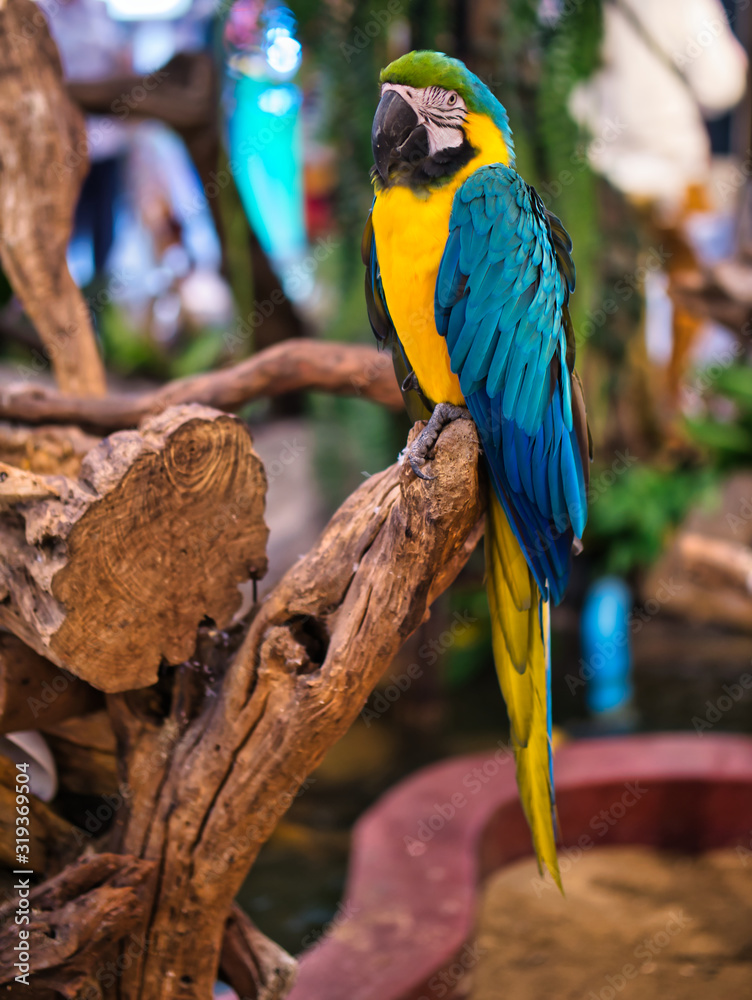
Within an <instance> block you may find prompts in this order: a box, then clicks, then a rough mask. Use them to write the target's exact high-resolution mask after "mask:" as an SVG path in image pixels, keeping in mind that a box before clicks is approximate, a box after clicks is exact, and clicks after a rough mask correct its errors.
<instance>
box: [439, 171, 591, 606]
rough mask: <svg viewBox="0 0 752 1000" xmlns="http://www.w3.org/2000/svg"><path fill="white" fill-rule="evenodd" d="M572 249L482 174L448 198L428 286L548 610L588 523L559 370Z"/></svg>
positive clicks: (530, 207) (533, 200) (520, 187)
mask: <svg viewBox="0 0 752 1000" xmlns="http://www.w3.org/2000/svg"><path fill="white" fill-rule="evenodd" d="M571 248H572V245H571V240H570V239H569V236H568V235H567V233H566V230H565V229H564V227H563V226H562V224H561V222H560V221H559V220H558V219H557V218H556V217H555V216H552V215H550V214H549V213H547V212H546V210H545V208H544V206H543V204H542V202H541V201H540V199H539V198H538V195H537V194H536V193H535V191H534V190H533V189H532V188H530V187H529V186H528V185H527V184H526V183H525V182H524V181H523V180H522V178H521V177H520V176H519V175H518V174H517V173H516V171H515V170H513V169H512V168H510V167H507V166H504V165H503V164H494V165H492V166H487V167H481V168H480V169H479V170H476V171H475V173H473V174H472V175H471V176H470V177H469V178H468V179H467V180H466V181H465V183H464V184H463V185H462V187H461V188H460V189H459V191H458V192H457V194H456V195H455V198H454V203H453V206H452V212H451V217H450V223H449V238H448V240H447V245H446V249H445V252H444V256H443V259H442V263H441V267H440V269H439V276H438V281H437V285H436V310H435V311H436V325H437V329H438V331H439V333H441V334H442V335H444V336H445V337H446V339H447V346H448V348H449V357H450V362H451V367H452V371H453V372H455V373H456V374H457V375H458V376H459V379H460V386H461V389H462V392H463V395H464V396H465V400H466V402H467V405H468V408H469V409H470V412H471V414H472V416H473V419H474V420H475V422H476V424H477V425H478V429H479V433H480V436H481V440H482V444H483V450H484V453H485V456H486V460H487V462H488V466H489V470H490V473H491V478H492V481H493V485H494V489H495V491H496V493H497V495H498V497H499V500H500V502H501V504H502V506H503V508H504V511H505V513H506V515H507V518H508V520H509V523H510V525H511V527H512V530H513V532H514V534H515V536H516V537H517V540H518V541H519V543H520V545H521V546H522V549H523V551H524V553H525V556H526V559H527V562H528V565H529V566H530V569H531V570H532V572H533V575H534V577H535V579H536V582H537V583H538V586H539V587H540V589H541V592H542V593H543V595H544V597H548V596H549V595H550V597H551V598H552V599H553V600H554V602H556V603H558V601H559V600H561V597H562V596H563V593H564V589H565V588H566V584H567V579H568V575H569V565H570V550H571V543H572V538H573V536H574V535H576V536H578V537H579V536H580V535H581V534H582V531H583V529H584V526H585V517H586V505H585V492H586V487H585V473H586V470H584V469H583V467H582V460H581V457H580V456H581V454H582V452H581V448H580V444H579V442H578V440H577V437H576V433H575V430H574V422H573V417H572V393H571V385H570V372H569V369H568V367H567V364H566V356H567V341H566V329H567V325H568V323H569V320H568V318H567V316H566V313H565V310H566V308H567V303H568V299H569V293H570V291H572V290H573V288H574V277H575V273H574V265H573V264H572V261H571V257H570V256H569V254H570V251H571ZM565 320H566V322H565Z"/></svg>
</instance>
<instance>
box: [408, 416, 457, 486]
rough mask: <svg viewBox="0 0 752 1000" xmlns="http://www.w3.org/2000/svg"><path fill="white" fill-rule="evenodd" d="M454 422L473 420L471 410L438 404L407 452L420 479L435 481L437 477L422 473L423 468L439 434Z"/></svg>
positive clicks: (411, 466) (409, 460)
mask: <svg viewBox="0 0 752 1000" xmlns="http://www.w3.org/2000/svg"><path fill="white" fill-rule="evenodd" d="M454 420H472V417H471V416H470V412H469V410H467V408H466V407H464V406H455V405H454V404H453V403H437V404H436V406H435V407H434V408H433V413H432V414H431V417H430V419H429V421H428V423H427V424H426V426H425V427H424V428H423V430H422V431H421V432H420V434H419V435H418V436H417V437H416V439H415V440H414V441H413V443H412V444H411V445H410V447H409V448H408V450H407V453H406V457H407V460H408V462H409V463H410V468H411V469H412V470H413V472H414V473H415V475H416V476H417V477H418V479H426V480H430V479H435V478H436V476H429V475H428V474H427V473H425V472H421V466H423V465H425V464H426V459H427V458H428V454H429V452H430V451H431V450H432V449H433V447H434V445H435V444H436V442H437V441H438V439H439V434H441V432H442V431H443V429H444V428H445V427H446V425H447V424H451V423H452V422H453V421H454Z"/></svg>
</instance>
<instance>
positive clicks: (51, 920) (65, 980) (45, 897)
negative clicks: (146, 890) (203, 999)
mask: <svg viewBox="0 0 752 1000" xmlns="http://www.w3.org/2000/svg"><path fill="white" fill-rule="evenodd" d="M153 869H154V865H153V864H150V863H149V862H147V861H138V860H136V859H135V858H126V857H122V856H119V855H115V854H99V855H96V856H94V857H92V858H87V859H85V860H81V861H78V862H76V863H75V864H73V865H70V866H69V867H68V868H65V869H63V871H62V872H61V873H60V874H59V875H57V876H56V877H55V878H53V879H50V880H48V881H47V882H45V883H44V884H43V885H41V886H39V888H37V889H35V890H33V891H32V893H31V896H30V897H29V903H30V908H29V914H30V923H29V924H26V925H24V928H23V929H24V930H28V931H29V932H30V936H29V940H28V944H29V963H28V964H29V965H30V966H31V973H30V975H29V982H30V984H31V985H32V986H33V987H34V988H35V989H36V990H42V989H51V990H57V991H58V992H59V993H61V994H62V995H63V996H64V997H66V998H70V1000H76V998H78V997H92V998H99V997H101V996H102V995H103V993H104V992H105V990H106V989H107V988H108V985H114V984H115V983H116V982H117V979H118V973H119V969H120V967H119V966H118V965H117V964H116V963H115V962H113V961H112V960H113V959H114V958H116V957H117V952H116V950H115V947H116V945H117V943H118V942H121V945H122V942H123V939H124V938H125V936H126V935H130V938H129V939H128V942H127V945H128V947H130V948H131V949H132V950H133V949H134V945H135V950H136V951H138V950H139V949H143V947H144V942H143V939H139V938H138V937H136V936H135V932H136V931H137V930H138V926H139V923H140V920H141V911H142V891H143V886H144V883H145V880H146V879H147V878H148V877H149V876H150V875H151V874H152V872H153ZM17 906H18V900H17V899H16V898H14V899H12V900H11V901H10V902H9V903H7V904H5V906H3V907H0V925H2V926H3V927H4V929H3V930H2V931H0V984H2V983H7V982H12V981H13V979H14V977H15V976H16V975H18V971H19V970H18V969H17V968H15V967H14V963H15V962H17V961H18V951H16V948H17V946H18V943H19V937H18V927H17V926H16V925H15V923H14V917H15V912H16V908H17ZM113 970H114V971H113ZM17 988H18V989H19V991H20V990H21V989H25V987H24V986H19V987H17ZM14 995H15V994H14ZM18 995H19V996H20V995H22V994H21V993H20V992H19V993H18ZM23 995H25V993H24V994H23ZM209 996H210V994H209Z"/></svg>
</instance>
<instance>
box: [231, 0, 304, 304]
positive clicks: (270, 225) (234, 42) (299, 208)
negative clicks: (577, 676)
mask: <svg viewBox="0 0 752 1000" xmlns="http://www.w3.org/2000/svg"><path fill="white" fill-rule="evenodd" d="M225 44H226V48H227V52H228V55H227V68H228V75H229V79H228V87H227V91H226V95H225V110H226V118H227V142H228V153H229V159H230V167H231V169H232V173H233V176H234V178H235V183H236V184H237V187H238V191H239V192H240V197H241V200H242V203H243V208H244V209H245V213H246V216H247V218H248V221H249V223H250V225H251V227H252V229H253V231H254V232H255V233H256V235H257V236H258V239H259V242H260V243H261V246H262V247H263V249H264V251H265V252H266V254H267V255H268V257H269V259H270V260H271V262H272V265H273V267H274V268H275V270H276V271H277V273H278V275H279V277H280V279H281V281H282V285H283V287H284V289H285V293H286V294H287V295H288V296H289V297H290V298H291V299H293V300H296V301H300V300H301V299H304V298H306V297H307V295H308V294H309V293H310V291H311V290H312V287H313V279H312V277H311V275H310V274H307V273H306V272H305V269H304V268H302V267H301V264H302V262H303V260H304V258H305V255H306V247H307V239H306V228H305V206H304V193H303V136H302V122H301V115H300V108H301V103H302V97H301V92H300V88H299V87H298V86H297V84H296V83H295V82H294V77H295V76H296V74H297V72H298V70H299V68H300V63H301V58H302V49H301V46H300V43H299V42H298V40H297V39H296V38H295V18H294V17H293V15H292V13H291V12H290V11H289V10H288V9H287V8H286V7H281V6H278V5H277V4H275V3H267V4H263V5H262V4H259V3H253V2H246V0H241V2H239V3H236V4H235V5H234V6H233V8H232V10H231V12H230V15H229V17H228V21H227V24H226V26H225Z"/></svg>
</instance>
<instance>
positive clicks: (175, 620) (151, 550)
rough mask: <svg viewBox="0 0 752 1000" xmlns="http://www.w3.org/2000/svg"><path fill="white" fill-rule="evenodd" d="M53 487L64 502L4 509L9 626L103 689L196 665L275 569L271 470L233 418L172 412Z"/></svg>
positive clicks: (4, 596) (3, 580) (0, 542)
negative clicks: (213, 636) (266, 514)
mask: <svg viewBox="0 0 752 1000" xmlns="http://www.w3.org/2000/svg"><path fill="white" fill-rule="evenodd" d="M49 482H50V483H51V485H53V486H54V487H55V488H56V490H57V491H58V492H59V494H60V498H59V499H57V498H54V497H53V498H52V499H47V500H39V501H33V502H30V503H23V504H19V505H17V506H15V507H11V508H10V509H6V510H5V513H2V511H0V551H2V552H3V560H2V562H1V563H0V625H2V626H4V627H5V628H7V629H8V630H9V631H11V632H14V633H15V634H16V635H17V636H18V637H19V638H20V639H22V640H23V641H24V642H25V643H26V644H27V645H29V646H31V647H32V648H33V649H34V650H35V651H36V652H37V653H39V655H40V656H43V657H45V658H46V659H48V660H51V661H52V662H53V663H54V664H56V665H57V666H59V667H64V668H65V669H67V670H68V671H70V672H71V673H73V674H75V675H76V676H77V677H81V678H82V679H84V680H86V681H88V682H89V683H90V684H92V685H93V686H94V687H96V688H99V689H100V690H102V691H125V690H130V689H132V688H138V687H143V686H144V685H147V684H153V683H154V682H155V681H156V680H157V670H158V667H159V664H160V661H161V660H162V658H164V659H165V660H166V661H167V663H171V664H175V663H181V662H182V661H184V660H187V659H188V658H189V657H190V656H191V654H192V653H193V651H194V647H195V644H196V629H197V627H198V625H199V623H200V622H201V621H202V620H203V619H204V618H207V617H208V618H210V619H211V620H212V621H213V622H214V623H215V624H216V625H217V626H219V627H220V628H224V627H225V626H227V625H229V623H230V622H231V620H232V617H233V615H234V613H235V612H236V611H237V609H238V607H239V606H240V601H241V596H240V593H239V591H238V589H237V585H238V584H239V583H241V582H244V581H246V580H248V578H249V577H260V576H262V575H263V573H264V572H265V570H266V551H265V549H266V535H267V531H266V526H265V525H264V522H263V507H264V496H265V492H266V476H265V473H264V470H263V467H262V465H261V462H260V460H259V459H258V457H257V456H256V454H255V453H254V451H253V447H252V441H251V438H250V435H249V433H248V430H247V428H246V427H245V425H244V424H242V423H241V422H240V421H239V420H237V419H236V418H234V417H230V416H226V415H224V414H221V413H218V412H217V411H215V410H209V409H206V408H205V407H201V406H186V407H177V408H172V409H170V410H167V411H165V412H164V413H162V414H161V415H160V416H158V417H155V418H152V419H151V420H148V421H146V422H145V423H144V425H143V426H142V428H141V430H140V431H127V432H121V433H120V434H115V435H113V436H112V437H111V438H107V439H105V440H104V441H103V442H101V444H100V445H99V446H98V447H97V448H96V449H94V450H93V451H92V452H90V453H89V454H88V455H87V457H86V459H85V461H84V463H83V465H82V468H81V474H80V477H79V478H78V479H77V480H71V479H67V478H65V477H63V476H57V477H51V478H50V480H49ZM220 543H221V544H220Z"/></svg>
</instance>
